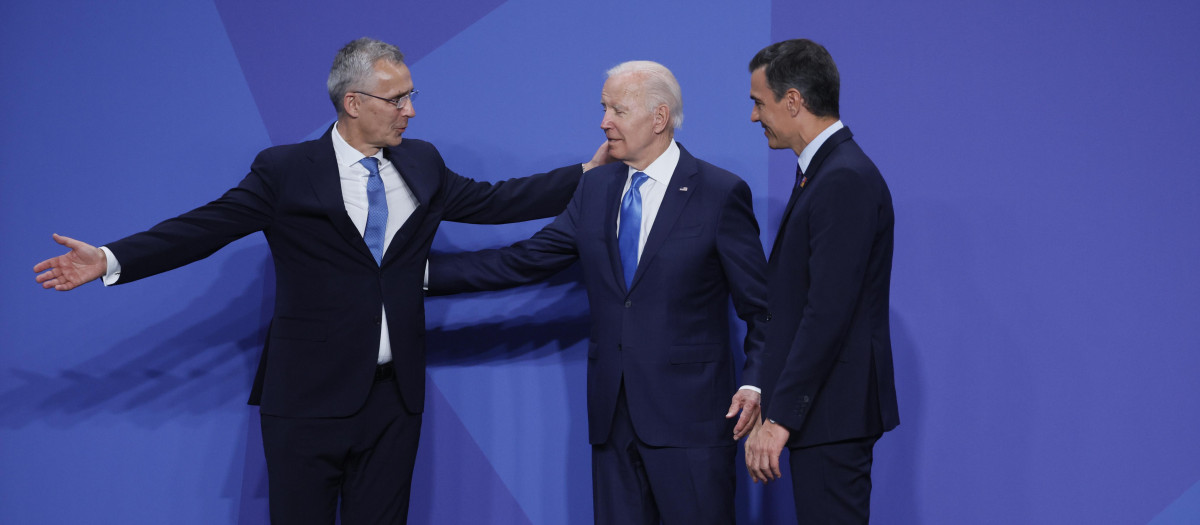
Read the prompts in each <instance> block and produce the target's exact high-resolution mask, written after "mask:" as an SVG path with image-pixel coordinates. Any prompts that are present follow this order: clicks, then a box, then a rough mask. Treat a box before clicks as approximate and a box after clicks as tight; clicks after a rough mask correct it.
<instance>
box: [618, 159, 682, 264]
mask: <svg viewBox="0 0 1200 525" xmlns="http://www.w3.org/2000/svg"><path fill="white" fill-rule="evenodd" d="M678 164H679V145H677V144H675V141H673V140H672V141H671V145H669V146H667V150H666V151H664V152H663V153H662V155H659V156H658V158H657V159H654V162H651V163H650V165H649V166H646V169H644V170H637V169H634V168H633V166H630V167H629V173H628V175H626V176H625V187H624V188H622V189H621V199H622V200H623V199H624V198H625V194H626V193H628V192H629V185H630V184H632V183H633V174H634V173H637V172H638V171H641V172H642V173H645V174H646V176H647V177H649V178H648V179H646V182H643V183H642V186H641V187H640V188H638V193H640V194H641V195H642V227H641V232H640V233H639V234H638V261H641V260H642V249H643V248H645V247H646V239H648V238H649V237H650V228H652V227H653V226H654V217H656V216H658V208H659V206H661V205H662V201H663V196H664V195H666V194H667V186H669V185H670V184H671V175H674V174H675V166H676V165H678ZM619 204H620V203H618V205H619ZM617 231H618V232H620V231H621V214H619V213H618V214H617Z"/></svg>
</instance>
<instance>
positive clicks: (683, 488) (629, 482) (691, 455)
mask: <svg viewBox="0 0 1200 525" xmlns="http://www.w3.org/2000/svg"><path fill="white" fill-rule="evenodd" d="M628 405H629V404H628V401H627V399H626V397H625V386H624V385H622V386H621V390H620V393H619V394H618V395H617V410H616V413H615V415H614V416H613V425H612V432H611V433H610V434H609V437H608V441H606V442H605V443H603V444H599V445H592V502H593V505H594V515H595V523H596V525H658V523H659V521H660V520H661V522H662V523H663V525H704V524H711V525H731V524H732V523H734V503H733V496H734V487H735V483H736V481H735V477H734V459H735V455H736V453H737V446H736V443H734V441H733V440H732V439H730V441H729V445H728V446H724V445H722V446H715V447H695V448H683V447H653V446H650V445H647V444H645V443H643V442H642V440H641V439H638V437H637V432H636V431H635V430H634V428H633V421H632V420H631V419H630V417H629V406H628ZM723 416H724V414H713V417H723Z"/></svg>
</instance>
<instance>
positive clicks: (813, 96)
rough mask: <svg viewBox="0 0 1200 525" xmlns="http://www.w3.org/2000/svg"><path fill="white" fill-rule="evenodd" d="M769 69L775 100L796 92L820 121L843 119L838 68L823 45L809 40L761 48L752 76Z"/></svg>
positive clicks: (791, 41)
mask: <svg viewBox="0 0 1200 525" xmlns="http://www.w3.org/2000/svg"><path fill="white" fill-rule="evenodd" d="M764 66H765V67H766V68H767V69H766V71H765V73H766V74H767V86H769V87H770V88H771V92H772V93H775V100H779V99H780V98H783V95H784V93H787V91H788V90H789V89H792V88H795V89H796V91H799V92H800V96H802V97H804V107H805V109H807V110H808V112H809V113H812V114H813V115H816V116H818V117H834V118H841V117H840V116H839V114H838V90H839V86H840V85H841V81H840V80H839V77H838V70H837V64H834V63H833V57H832V56H830V55H829V51H827V50H826V49H825V48H824V47H823V46H821V44H818V43H816V42H813V41H812V40H808V39H806V38H797V39H794V40H784V41H783V42H776V43H774V44H771V45H769V46H767V47H764V48H762V51H759V52H758V54H756V55H754V58H752V59H750V72H751V73H753V72H755V71H757V70H758V68H760V67H764Z"/></svg>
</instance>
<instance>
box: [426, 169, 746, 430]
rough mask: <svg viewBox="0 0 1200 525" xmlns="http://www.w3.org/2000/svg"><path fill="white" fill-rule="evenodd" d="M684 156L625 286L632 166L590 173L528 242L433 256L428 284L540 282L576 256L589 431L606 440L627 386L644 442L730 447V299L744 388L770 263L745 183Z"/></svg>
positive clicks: (462, 287) (444, 288) (433, 288)
mask: <svg viewBox="0 0 1200 525" xmlns="http://www.w3.org/2000/svg"><path fill="white" fill-rule="evenodd" d="M680 150H681V151H680V159H679V164H678V166H677V167H676V168H675V173H674V174H673V175H672V178H671V184H670V187H668V188H667V191H666V195H665V196H664V197H663V201H662V205H661V207H660V208H659V211H658V215H657V216H656V217H655V219H654V225H653V226H652V228H651V230H650V236H649V238H648V239H647V241H646V246H645V247H644V248H643V250H642V256H641V260H640V261H639V263H638V268H637V272H636V274H635V275H634V279H633V285H632V287H630V288H629V289H628V290H627V289H626V287H625V279H624V277H623V274H622V269H621V262H620V257H619V255H618V251H617V215H618V209H619V207H620V201H621V196H622V194H621V192H622V189H623V186H624V185H625V181H626V179H627V177H628V168H627V166H626V165H625V164H622V163H613V164H609V165H606V166H603V167H600V168H596V169H594V170H592V171H590V172H588V174H587V176H585V177H584V178H583V181H582V182H581V183H580V185H579V189H578V190H577V191H576V193H575V196H574V198H572V199H571V202H570V204H568V205H567V209H566V211H564V212H563V213H562V214H561V215H559V216H558V218H556V219H555V220H554V222H553V223H552V224H550V225H548V226H546V227H545V228H544V229H542V230H541V231H539V232H538V233H537V234H536V235H534V236H533V237H532V238H530V239H528V240H525V241H522V242H519V243H517V244H514V245H512V246H509V247H507V248H503V249H500V250H488V251H483V252H475V253H467V254H455V255H444V256H443V255H436V256H434V257H433V259H431V261H430V270H429V271H430V276H429V277H430V282H429V289H430V292H438V293H456V292H462V291H471V290H490V289H497V288H504V287H509V286H514V285H517V284H522V283H528V282H533V281H537V280H539V279H543V278H545V277H548V276H550V275H552V274H553V273H555V272H558V271H559V270H562V269H563V268H565V267H567V266H569V265H570V264H572V263H573V262H574V261H575V260H577V259H578V260H579V263H580V265H581V266H582V269H583V279H584V283H585V285H586V287H587V294H588V304H589V306H590V308H591V338H590V341H589V343H588V373H587V374H588V379H587V382H588V387H587V392H588V396H587V398H588V423H589V424H588V428H589V431H588V435H589V440H590V442H591V443H593V444H599V443H604V442H605V441H606V440H607V439H608V435H609V430H610V427H611V425H612V420H613V413H614V410H615V407H616V402H617V394H618V392H619V388H620V386H621V382H622V380H623V381H624V384H625V392H626V398H627V399H628V404H629V413H630V416H631V418H632V419H633V423H634V428H635V430H636V431H637V434H638V436H639V437H640V438H641V439H642V440H643V441H644V442H646V443H648V444H650V445H655V446H692V447H695V446H703V447H707V446H717V445H726V444H730V443H732V441H731V439H730V436H731V435H732V434H733V431H732V426H733V423H734V421H733V420H726V419H725V418H724V415H725V411H726V410H727V409H728V408H729V402H730V398H731V396H732V395H733V394H734V392H735V391H736V389H737V385H736V384H735V383H734V375H735V374H734V372H735V370H734V367H733V353H732V352H730V348H729V346H730V334H729V326H730V318H729V298H730V297H732V298H733V304H734V307H735V309H736V311H737V314H738V316H739V317H741V318H742V319H743V320H744V321H745V322H746V323H747V326H748V330H747V335H746V340H745V352H746V364H745V366H744V368H743V379H742V381H743V382H744V383H748V384H755V385H757V384H758V382H759V376H760V374H761V373H762V363H761V361H762V349H763V343H764V337H765V332H764V324H765V322H766V319H767V312H766V287H765V284H764V272H765V266H766V260H765V258H764V256H763V251H762V243H761V242H760V241H759V239H758V223H757V222H756V221H755V219H754V213H753V210H752V209H751V196H750V187H749V186H747V185H746V183H745V182H744V181H742V179H740V178H738V177H737V176H736V175H734V174H732V173H730V172H728V171H725V170H722V169H720V168H718V167H716V166H713V165H712V164H709V163H707V162H704V161H701V160H697V159H696V158H695V157H693V156H692V155H691V154H689V153H688V152H687V151H686V150H684V149H683V148H682V147H680Z"/></svg>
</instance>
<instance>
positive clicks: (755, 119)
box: [750, 106, 759, 122]
mask: <svg viewBox="0 0 1200 525" xmlns="http://www.w3.org/2000/svg"><path fill="white" fill-rule="evenodd" d="M758 120H759V119H758V106H754V107H753V108H751V109H750V122H758Z"/></svg>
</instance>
